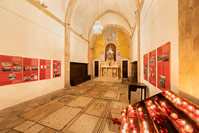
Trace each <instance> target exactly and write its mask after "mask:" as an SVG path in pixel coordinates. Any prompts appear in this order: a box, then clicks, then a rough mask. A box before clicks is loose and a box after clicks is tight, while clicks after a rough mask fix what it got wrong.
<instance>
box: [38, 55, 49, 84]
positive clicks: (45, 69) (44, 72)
mask: <svg viewBox="0 0 199 133" xmlns="http://www.w3.org/2000/svg"><path fill="white" fill-rule="evenodd" d="M50 70H51V61H50V60H43V59H40V80H44V79H50Z"/></svg>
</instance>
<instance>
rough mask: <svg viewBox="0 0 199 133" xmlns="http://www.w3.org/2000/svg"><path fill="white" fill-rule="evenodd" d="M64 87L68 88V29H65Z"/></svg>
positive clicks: (67, 26)
mask: <svg viewBox="0 0 199 133" xmlns="http://www.w3.org/2000/svg"><path fill="white" fill-rule="evenodd" d="M65 34H66V36H65V87H69V86H70V27H69V25H66V28H65Z"/></svg>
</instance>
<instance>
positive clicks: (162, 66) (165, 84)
mask: <svg viewBox="0 0 199 133" xmlns="http://www.w3.org/2000/svg"><path fill="white" fill-rule="evenodd" d="M157 82H158V83H157V84H158V88H159V89H161V90H163V91H165V90H170V42H168V43H166V44H164V45H162V46H160V47H159V48H157Z"/></svg>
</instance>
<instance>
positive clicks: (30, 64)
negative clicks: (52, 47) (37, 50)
mask: <svg viewBox="0 0 199 133" xmlns="http://www.w3.org/2000/svg"><path fill="white" fill-rule="evenodd" d="M37 80H38V59H33V58H23V82H31V81H37Z"/></svg>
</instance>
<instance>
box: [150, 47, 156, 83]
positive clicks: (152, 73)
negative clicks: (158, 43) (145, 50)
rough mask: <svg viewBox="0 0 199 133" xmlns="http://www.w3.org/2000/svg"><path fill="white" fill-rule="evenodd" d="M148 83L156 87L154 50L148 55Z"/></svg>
mask: <svg viewBox="0 0 199 133" xmlns="http://www.w3.org/2000/svg"><path fill="white" fill-rule="evenodd" d="M149 83H151V84H152V85H154V86H156V50H153V51H151V52H150V53H149Z"/></svg>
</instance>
